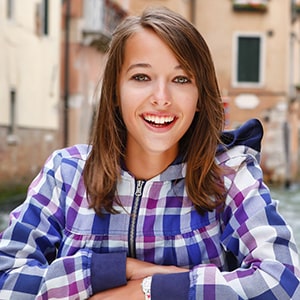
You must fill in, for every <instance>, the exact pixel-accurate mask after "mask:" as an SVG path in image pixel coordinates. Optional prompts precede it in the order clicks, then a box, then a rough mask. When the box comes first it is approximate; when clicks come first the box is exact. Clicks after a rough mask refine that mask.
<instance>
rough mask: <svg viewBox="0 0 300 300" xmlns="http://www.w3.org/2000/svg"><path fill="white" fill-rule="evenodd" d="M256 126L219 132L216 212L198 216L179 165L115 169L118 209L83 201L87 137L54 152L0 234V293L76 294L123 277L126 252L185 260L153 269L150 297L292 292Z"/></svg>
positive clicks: (290, 258) (296, 291)
mask: <svg viewBox="0 0 300 300" xmlns="http://www.w3.org/2000/svg"><path fill="white" fill-rule="evenodd" d="M261 135H262V131H261V125H260V124H259V123H258V122H257V121H255V120H252V121H250V123H248V124H246V125H245V126H244V127H242V128H241V129H239V130H238V131H233V132H229V133H225V134H224V135H223V139H224V142H226V143H227V147H226V148H225V147H224V146H220V148H219V149H218V154H217V156H216V161H217V163H218V164H220V165H222V166H226V168H227V169H228V170H230V171H229V172H226V175H225V177H224V182H225V185H226V189H227V198H226V205H225V209H224V211H223V212H221V213H220V212H217V211H212V212H207V213H205V214H204V215H199V214H198V213H197V212H196V211H195V208H194V206H193V204H192V202H191V201H190V200H189V198H188V197H187V193H186V189H185V172H186V169H185V168H186V165H185V164H184V163H182V162H180V161H177V162H174V163H173V164H172V165H171V166H169V168H168V169H167V170H165V171H164V172H163V173H161V174H160V175H158V176H156V177H154V178H152V179H150V180H148V181H137V180H135V178H133V177H132V176H131V175H130V174H129V173H128V172H127V171H126V170H122V174H121V179H120V181H119V182H118V196H119V198H120V200H121V202H122V204H123V208H120V207H116V209H117V210H118V211H119V212H120V213H119V214H114V215H111V214H107V213H106V214H104V216H103V217H98V216H97V215H96V214H95V212H94V210H92V209H89V203H88V201H87V198H86V190H85V186H84V184H83V179H82V170H83V168H84V164H85V161H86V158H87V155H88V153H89V147H88V146H87V145H77V146H74V147H71V148H67V149H62V150H59V151H56V152H54V153H53V154H52V155H51V156H50V157H49V159H48V160H47V162H46V163H45V165H44V167H43V169H42V170H41V172H40V173H39V174H38V176H37V177H36V178H35V179H34V181H33V182H32V184H31V185H30V187H29V190H28V195H27V198H26V200H25V202H24V203H23V204H22V205H21V206H20V207H18V208H17V209H15V210H14V211H13V212H12V213H11V216H10V217H11V219H10V225H9V227H8V228H7V229H6V230H5V231H4V232H3V233H2V234H1V240H0V299H22V300H26V299H86V298H88V297H89V296H91V295H92V294H93V293H96V292H99V291H101V290H105V289H108V288H111V287H116V286H120V285H123V284H126V270H125V263H126V256H132V257H136V258H138V259H140V260H145V261H149V262H154V263H156V264H162V265H177V266H182V267H185V268H187V272H186V273H181V274H170V275H159V274H157V275H155V276H154V277H153V280H152V291H151V293H152V300H161V299H164V300H166V299H182V300H183V299H199V300H200V299H210V300H211V299H212V300H213V299H222V300H224V299H230V300H233V299H280V300H282V299H300V285H299V278H300V272H299V269H298V253H297V249H296V245H295V241H294V238H293V235H292V232H291V228H290V227H289V226H288V225H287V224H286V223H285V221H284V220H283V219H282V217H281V216H280V214H279V213H278V211H277V204H278V203H277V202H276V201H273V200H272V199H271V196H270V192H269V190H268V188H267V187H266V186H265V184H264V183H263V180H262V172H261V169H260V166H259V163H258V159H259V149H260V139H261Z"/></svg>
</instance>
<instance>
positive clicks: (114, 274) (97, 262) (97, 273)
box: [91, 252, 127, 294]
mask: <svg viewBox="0 0 300 300" xmlns="http://www.w3.org/2000/svg"><path fill="white" fill-rule="evenodd" d="M126 283H127V280H126V252H117V253H93V255H92V265H91V284H92V289H93V294H96V293H99V292H101V291H104V290H108V289H111V288H115V287H118V286H121V285H125V284H126Z"/></svg>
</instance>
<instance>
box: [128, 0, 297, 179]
mask: <svg viewBox="0 0 300 300" xmlns="http://www.w3.org/2000/svg"><path fill="white" fill-rule="evenodd" d="M130 3H131V5H130V9H131V13H140V12H141V11H142V10H143V9H144V8H145V7H147V6H149V1H147V0H132V1H130ZM151 5H164V6H167V7H169V8H171V9H173V10H175V11H177V12H179V13H181V14H182V15H184V16H185V17H187V18H188V19H189V20H190V21H191V22H193V23H194V24H195V26H196V27H197V28H198V30H199V31H200V32H201V34H202V35H203V36H204V38H205V40H206V41H207V43H208V45H209V47H210V49H211V53H212V56H213V60H214V62H215V67H216V72H217V76H218V81H219V85H220V90H221V93H222V96H223V100H224V107H225V111H226V127H227V128H228V129H229V128H236V127H238V126H240V125H241V124H242V123H243V122H245V121H246V120H247V119H249V118H258V119H260V120H261V121H262V123H263V126H264V130H265V135H264V140H263V152H262V166H263V169H264V172H265V178H266V180H270V181H275V182H284V181H286V182H287V183H288V182H290V181H294V180H296V178H297V177H299V156H300V155H299V117H300V114H299V101H300V96H299V95H300V92H299V91H300V84H299V83H300V73H299V71H300V59H299V55H300V22H299V19H300V1H299V0H280V1H276V0H275V1H274V0H273V1H272V0H209V1H206V0H189V1H188V0H182V1H180V0H178V1H168V0H161V1H151Z"/></svg>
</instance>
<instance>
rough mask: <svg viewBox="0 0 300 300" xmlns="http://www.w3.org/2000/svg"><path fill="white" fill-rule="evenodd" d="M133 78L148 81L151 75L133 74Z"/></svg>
mask: <svg viewBox="0 0 300 300" xmlns="http://www.w3.org/2000/svg"><path fill="white" fill-rule="evenodd" d="M132 79H134V80H136V81H148V80H150V79H149V77H148V76H147V75H145V74H135V75H133V76H132Z"/></svg>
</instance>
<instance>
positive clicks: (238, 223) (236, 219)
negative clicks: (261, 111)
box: [152, 147, 300, 300]
mask: <svg viewBox="0 0 300 300" xmlns="http://www.w3.org/2000/svg"><path fill="white" fill-rule="evenodd" d="M240 149H241V147H240ZM230 151H231V152H235V151H236V152H237V153H236V157H235V155H234V153H233V154H232V153H231V158H230V159H229V160H228V161H226V162H225V164H226V166H227V167H228V172H229V175H228V177H226V182H225V185H226V187H227V188H228V195H227V199H226V206H225V210H224V212H223V213H222V215H221V226H222V229H223V231H222V236H221V239H220V243H221V244H222V247H223V249H224V252H229V253H232V254H233V257H235V259H236V263H237V265H236V266H235V267H234V268H233V270H231V271H229V269H227V270H220V269H219V268H218V267H217V266H216V265H214V264H201V265H197V266H195V267H194V268H193V269H192V270H191V271H190V272H189V280H186V277H185V275H184V274H185V273H183V274H172V276H173V278H171V275H156V276H154V278H153V280H152V290H153V291H152V295H155V297H153V300H160V299H163V298H161V297H160V295H164V293H165V295H167V294H168V291H172V293H173V294H174V295H176V293H177V292H178V295H180V297H179V298H176V299H178V300H184V299H197V300H200V299H210V300H214V299H217V300H221V299H222V300H224V299H228V300H233V299H257V300H258V299H268V300H271V299H274V300H277V299H280V300H291V299H294V300H297V299H300V284H299V279H300V272H299V261H298V259H299V258H298V253H297V249H296V244H295V240H294V237H293V234H292V231H291V228H290V227H289V226H288V225H287V224H286V223H285V221H284V220H283V218H282V217H281V215H280V214H279V213H278V209H277V204H278V203H277V201H273V200H272V199H271V196H270V191H269V189H268V188H267V187H266V186H265V184H264V183H263V180H262V172H261V169H260V166H259V164H258V162H257V160H256V159H255V155H251V154H249V153H248V154H244V155H241V154H240V153H238V151H237V149H236V148H232V149H231V150H230ZM250 152H251V151H250ZM224 155H227V154H226V153H224ZM230 170H231V171H230ZM180 277H181V278H180ZM176 278H177V279H178V280H176ZM161 282H164V283H166V284H164V285H162V284H161Z"/></svg>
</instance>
